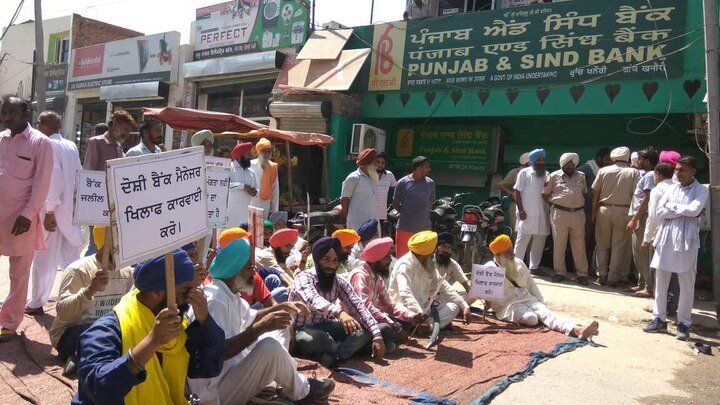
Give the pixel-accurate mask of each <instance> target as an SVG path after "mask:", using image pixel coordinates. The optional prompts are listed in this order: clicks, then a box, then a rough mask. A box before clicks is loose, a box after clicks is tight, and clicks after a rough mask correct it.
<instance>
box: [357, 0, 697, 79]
mask: <svg viewBox="0 0 720 405" xmlns="http://www.w3.org/2000/svg"><path fill="white" fill-rule="evenodd" d="M686 12H687V2H686V1H677V0H654V1H653V2H652V5H650V3H646V2H644V1H630V0H607V1H602V2H581V1H569V2H561V3H550V4H542V5H534V6H527V7H522V8H517V9H506V10H493V11H482V12H476V13H468V14H460V15H454V16H451V17H447V18H435V19H422V20H411V21H408V22H407V23H406V25H405V23H402V24H403V26H402V27H399V26H397V24H398V23H391V24H382V25H379V26H375V27H374V37H373V48H374V49H375V52H374V53H375V54H374V55H373V57H372V60H371V66H370V76H369V80H368V89H369V90H370V91H380V90H399V89H406V90H412V89H422V88H429V87H434V86H438V85H449V86H457V87H482V86H488V87H491V86H499V85H505V84H508V83H523V82H529V81H538V82H580V81H586V80H594V79H600V78H603V77H605V76H608V75H611V77H612V78H613V79H614V80H618V79H628V78H634V77H638V76H642V77H664V76H665V75H666V74H667V75H669V76H670V77H676V76H679V75H681V74H682V52H681V51H682V49H683V47H685V46H686V45H687V44H688V43H690V42H692V41H694V40H698V38H702V35H703V33H702V26H701V25H700V23H698V26H697V27H687V26H686V21H685V17H686ZM399 52H401V53H399ZM398 66H402V71H403V73H402V78H401V80H400V82H399V83H398V82H397V81H396V80H395V79H396V78H397V67H398Z"/></svg>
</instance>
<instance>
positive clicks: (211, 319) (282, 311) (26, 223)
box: [0, 97, 707, 404]
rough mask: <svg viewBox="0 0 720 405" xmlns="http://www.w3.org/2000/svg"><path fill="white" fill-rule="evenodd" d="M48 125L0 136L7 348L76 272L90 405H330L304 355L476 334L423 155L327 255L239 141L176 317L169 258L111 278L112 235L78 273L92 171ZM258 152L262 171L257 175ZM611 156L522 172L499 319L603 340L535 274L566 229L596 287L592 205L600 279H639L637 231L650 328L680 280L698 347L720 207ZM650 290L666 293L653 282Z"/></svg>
mask: <svg viewBox="0 0 720 405" xmlns="http://www.w3.org/2000/svg"><path fill="white" fill-rule="evenodd" d="M30 114H31V113H30V108H29V105H28V103H27V102H26V101H24V100H22V99H20V98H17V97H5V98H4V99H3V100H2V104H1V105H0V116H1V118H2V121H3V125H4V126H5V128H7V129H6V130H5V131H4V132H2V133H0V165H1V167H2V170H0V192H2V194H3V195H4V198H3V199H1V200H0V223H1V224H4V225H5V226H3V227H2V228H0V254H1V255H6V256H9V257H10V293H9V295H8V297H7V299H6V300H5V302H4V304H3V306H2V309H0V326H1V327H2V329H1V330H0V342H7V341H11V340H13V339H17V337H18V335H17V334H16V330H17V328H18V326H19V325H20V322H21V321H22V319H23V313H24V312H25V313H27V314H31V315H37V314H41V313H42V311H43V309H42V307H43V305H44V304H45V303H46V302H47V301H48V298H49V294H50V290H51V288H52V284H53V282H54V279H55V275H56V273H57V271H58V270H62V274H61V283H60V290H59V295H58V300H57V305H56V311H57V314H56V317H55V319H54V321H53V325H52V327H51V330H50V340H51V342H52V345H53V347H54V348H55V349H56V350H57V352H58V356H59V358H60V359H61V360H62V361H64V362H65V369H64V373H65V374H66V375H71V374H77V375H78V381H79V390H78V393H77V394H76V395H75V397H74V398H73V403H74V404H115V403H117V404H122V403H124V404H140V403H174V404H186V403H188V401H191V402H192V403H202V404H219V403H246V402H249V401H254V402H256V403H290V402H291V401H297V400H301V399H308V400H324V399H327V398H328V397H329V396H330V395H331V393H332V391H333V389H334V387H335V383H334V381H332V380H331V379H323V378H321V379H317V378H308V377H306V376H305V375H303V374H302V373H299V372H298V370H297V363H296V362H295V360H294V359H293V356H296V357H301V358H307V359H310V360H314V361H317V362H318V363H320V364H322V365H324V366H326V367H329V368H332V367H334V366H336V365H337V363H338V362H341V361H344V360H347V359H350V358H352V357H355V356H371V357H372V358H375V359H380V358H384V357H385V356H386V355H388V354H391V353H394V352H396V350H397V348H398V346H401V345H403V344H406V343H407V342H408V340H409V339H410V337H411V336H418V337H428V336H430V335H431V334H432V333H434V331H435V330H437V329H438V327H440V328H452V323H453V320H455V319H458V320H460V321H462V322H464V323H469V322H471V320H472V313H471V306H470V305H471V304H473V299H472V298H471V297H469V296H468V292H469V291H470V289H471V285H470V282H469V280H468V279H467V277H466V276H465V274H464V271H463V269H462V268H461V266H460V265H459V264H458V263H457V262H456V261H455V260H454V259H453V258H452V255H453V246H454V244H455V243H454V242H455V241H454V239H453V236H452V235H451V234H447V233H443V234H439V235H438V234H437V233H435V232H433V231H432V230H431V229H430V228H431V224H430V219H429V209H430V206H431V204H432V202H433V201H434V199H435V186H434V183H433V181H432V179H430V178H429V177H428V175H429V173H430V162H429V160H428V159H427V158H425V157H422V156H420V157H417V158H415V159H414V160H413V162H412V168H411V169H412V171H411V173H410V174H409V175H407V176H405V177H403V178H401V179H400V180H398V181H395V177H394V176H393V174H392V173H390V172H388V171H386V170H385V168H384V163H385V157H384V155H382V154H379V153H378V152H377V151H375V150H374V149H367V150H364V151H362V152H361V153H360V155H359V157H358V159H357V162H356V163H357V166H358V169H357V171H355V172H353V173H351V174H350V175H349V176H348V178H347V179H346V180H345V182H344V183H343V187H342V188H343V191H342V203H341V204H342V214H343V217H344V218H346V219H347V225H348V226H347V227H346V228H345V229H340V230H338V231H336V232H334V233H333V234H332V235H331V236H327V237H323V238H321V239H319V240H318V241H316V242H315V243H313V244H312V245H310V244H309V243H308V242H307V241H305V240H303V239H302V238H301V237H300V235H299V233H298V231H297V230H296V229H292V228H288V227H287V220H288V216H287V213H286V212H282V211H279V210H278V206H277V165H276V164H274V163H273V162H272V160H271V153H272V145H271V144H270V142H269V141H268V140H265V139H261V140H260V141H259V142H258V143H257V144H255V145H252V144H249V145H248V144H247V143H240V144H238V145H237V146H235V148H234V149H233V150H232V151H231V152H230V154H231V158H232V159H233V164H232V173H231V186H230V187H231V194H230V201H233V203H232V205H231V207H229V212H230V214H229V215H230V216H231V217H232V218H234V219H233V221H232V222H231V223H230V224H229V226H228V228H227V229H225V230H224V231H222V232H221V233H220V235H219V237H218V238H217V244H216V246H214V249H211V250H210V251H209V252H207V253H205V252H199V251H198V247H199V246H200V245H203V244H202V243H191V244H188V245H186V246H183V247H182V249H177V250H175V251H173V252H172V256H173V263H174V267H173V268H172V271H173V272H174V279H175V294H174V295H175V302H168V292H167V291H166V288H167V287H166V278H165V277H166V272H165V267H166V266H165V256H160V257H157V258H153V259H149V260H146V261H144V262H142V263H138V264H136V265H135V266H133V267H125V268H116V266H115V265H114V263H113V262H112V255H110V258H111V260H110V261H109V264H108V265H103V264H102V257H103V256H104V253H107V249H110V246H107V244H106V240H105V235H106V230H105V229H104V228H103V227H100V226H96V227H94V228H93V229H92V230H91V231H90V233H91V237H90V238H89V239H90V242H89V246H88V249H87V256H85V257H83V258H80V257H79V256H80V251H81V249H83V248H84V246H83V245H84V243H83V241H82V238H81V237H80V229H78V228H76V227H73V226H72V197H71V196H72V195H73V191H74V187H75V184H74V182H75V173H76V171H77V170H78V169H79V168H80V158H79V156H78V153H77V149H76V148H75V147H74V145H72V143H71V142H67V141H64V140H63V139H62V136H61V135H60V134H59V132H60V128H61V125H60V117H59V116H57V114H55V113H52V112H43V113H41V114H40V115H39V119H38V122H37V123H36V124H37V125H36V127H37V129H35V128H33V126H32V125H31V124H30V122H29V120H30ZM159 126H160V124H159V123H156V122H154V121H147V122H143V123H142V124H141V125H140V128H139V129H140V132H141V140H140V143H139V144H138V145H137V146H135V147H133V148H131V149H130V150H129V151H128V152H127V153H126V154H124V153H123V151H122V148H121V143H122V142H123V140H124V139H125V138H126V137H127V136H128V135H129V133H130V132H131V131H134V130H135V129H137V128H138V125H137V123H136V122H135V121H134V119H133V118H132V116H130V115H129V114H128V113H127V112H124V111H117V112H115V113H114V114H113V115H112V117H111V119H110V121H109V122H108V124H107V127H100V128H98V130H99V131H103V130H104V132H102V133H100V134H98V135H97V136H95V137H93V138H90V139H89V140H88V143H87V151H86V155H85V161H84V164H83V165H82V167H83V168H85V169H90V170H105V167H106V161H107V160H110V159H115V158H120V157H123V156H138V155H143V154H147V153H157V152H159V151H161V150H162V149H161V148H160V141H161V140H162V139H161V136H159V132H158V130H159ZM191 142H192V145H193V146H203V147H205V151H206V154H208V155H211V154H213V143H214V139H213V135H212V133H211V132H210V131H199V132H198V133H196V134H195V135H193V137H192V141H191ZM252 149H254V150H255V152H256V154H257V156H258V157H257V159H253V160H251V157H252V154H251V152H252ZM609 155H610V159H611V160H612V161H613V162H614V163H613V164H610V165H606V164H605V163H606V162H605V160H604V159H605V156H604V155H602V156H601V155H600V154H599V156H598V159H596V160H595V161H594V164H592V163H590V164H588V165H587V166H589V168H590V173H591V174H592V176H593V177H594V180H592V181H591V184H590V185H588V183H587V182H588V181H589V180H588V177H590V176H589V175H588V176H586V175H585V174H584V173H583V172H582V170H583V168H582V167H581V168H580V169H576V167H577V165H578V163H579V162H578V160H579V159H578V157H577V155H575V154H564V155H563V156H562V157H561V159H560V166H561V170H559V171H557V172H554V173H552V174H548V173H546V171H545V152H544V151H543V150H535V151H532V152H530V153H528V155H527V159H528V163H529V166H528V167H526V168H523V169H521V170H519V171H518V172H517V174H516V176H517V179H516V180H515V182H514V184H513V189H512V191H513V194H514V201H515V204H516V205H517V221H518V223H517V230H518V232H517V236H516V239H515V243H513V240H512V239H511V238H510V237H509V236H507V235H500V236H498V237H497V238H495V239H494V240H493V241H492V243H490V244H489V249H490V251H491V252H492V253H493V259H492V260H491V261H489V262H488V263H486V265H488V266H498V267H502V268H504V269H505V274H506V282H505V287H504V288H505V291H504V296H503V299H500V300H497V301H489V302H486V308H488V307H489V308H491V309H492V310H493V311H494V313H495V315H496V317H497V318H498V319H500V320H503V321H507V322H512V323H517V324H521V325H525V326H535V325H540V324H541V325H544V326H546V327H548V328H550V329H552V330H556V331H559V332H562V333H565V334H567V335H568V336H574V337H578V338H580V339H588V338H589V337H591V336H592V335H593V334H595V333H596V332H597V330H598V323H597V322H592V323H590V324H588V325H586V326H578V325H576V324H575V323H574V322H572V321H570V320H568V319H566V318H564V317H562V316H560V315H558V314H556V313H554V312H553V311H552V310H550V309H549V308H548V306H547V303H546V300H545V298H544V296H543V294H542V293H541V292H540V290H539V288H538V286H537V285H536V284H535V281H534V279H533V277H532V275H531V273H532V271H533V270H537V269H538V268H539V261H540V257H539V252H538V249H539V248H538V246H539V245H541V244H542V245H544V243H545V238H546V236H547V235H548V234H549V232H550V230H549V228H550V229H551V230H552V232H553V237H554V239H555V241H556V254H555V259H556V261H557V260H558V259H561V258H562V259H564V251H565V249H566V246H564V245H561V243H558V241H563V240H564V241H567V240H568V239H570V243H571V246H572V251H573V257H574V260H575V262H576V269H577V271H578V275H579V277H587V272H588V266H587V257H586V256H585V249H586V246H585V238H584V236H585V229H586V227H585V225H584V221H585V216H584V212H583V209H584V207H583V205H584V204H585V202H586V201H587V200H586V198H587V194H589V191H590V190H592V198H591V207H592V209H591V211H590V213H591V221H592V222H593V223H596V224H597V226H596V232H595V233H596V235H595V236H596V239H597V250H598V253H597V257H598V259H597V260H598V270H599V274H600V277H599V280H598V281H599V282H608V283H610V282H612V283H616V284H617V283H619V282H620V281H623V280H624V279H623V277H626V276H627V272H628V271H629V270H627V269H626V267H622V266H629V258H628V254H627V252H628V251H629V250H630V249H629V247H628V246H629V245H630V243H631V242H630V238H631V235H634V234H636V233H637V235H638V237H639V238H640V239H641V240H640V241H639V248H640V249H648V248H650V246H652V247H653V248H654V253H652V254H650V253H648V255H647V257H648V259H649V258H650V257H652V260H646V261H647V262H648V266H649V267H650V268H649V269H648V270H647V272H646V273H645V275H644V280H645V281H644V282H645V285H643V286H642V287H644V288H652V287H654V292H655V298H656V299H655V306H654V309H653V312H654V315H655V316H654V320H653V321H652V322H651V323H650V324H649V325H647V326H646V327H645V331H647V332H659V331H663V330H666V329H667V323H666V317H667V313H668V310H667V308H666V303H667V301H666V300H667V296H668V294H667V291H668V285H669V283H670V282H671V279H672V277H671V276H672V275H673V274H677V281H678V285H679V288H680V304H679V308H678V310H677V311H678V320H679V326H678V338H683V337H684V338H687V335H688V333H689V332H688V328H689V326H690V311H691V309H692V295H693V286H694V279H695V266H696V262H697V251H698V247H699V231H698V216H699V215H700V214H701V212H702V209H703V207H704V203H705V199H706V198H707V189H706V188H705V187H704V186H702V185H700V184H699V183H698V182H697V180H695V177H694V176H695V172H696V169H697V167H696V166H697V165H696V162H695V160H694V159H693V158H692V157H683V158H680V156H679V154H677V153H675V152H663V153H660V154H659V156H658V154H657V153H656V152H655V151H654V150H652V149H651V148H646V149H644V150H642V151H641V152H640V154H639V156H640V158H639V162H641V163H640V164H641V165H642V167H643V168H645V170H648V172H647V173H650V174H647V173H640V172H639V171H638V169H634V168H631V167H629V162H628V161H629V156H630V153H629V150H628V149H627V148H618V149H616V150H613V151H611V152H610V154H609ZM658 161H659V162H660V164H658V165H657V166H656V167H654V171H649V170H651V169H653V168H652V167H651V166H655V164H656V163H657V162H658ZM601 166H602V168H600V167H601ZM596 169H599V170H596ZM641 178H642V179H650V180H645V181H641ZM383 179H385V180H384V181H385V183H383ZM381 184H382V185H381ZM392 187H394V188H395V191H394V195H393V199H392V206H393V207H394V208H395V209H397V210H398V212H399V221H398V224H397V230H396V233H395V235H394V236H395V238H394V239H393V238H391V237H387V236H385V237H383V232H382V226H381V220H382V217H383V216H382V213H383V212H385V206H386V201H385V200H386V199H387V194H388V192H389V188H392ZM626 192H629V195H627V196H626V195H625V193H626ZM233 193H235V195H234V196H233ZM238 193H247V195H242V194H238ZM69 196H70V197H69ZM636 199H637V201H635V200H636ZM256 204H257V205H258V206H260V207H263V208H265V209H266V212H267V214H268V216H267V218H268V219H267V220H266V221H265V224H264V235H263V236H264V238H263V239H264V244H263V245H262V246H254V243H253V241H254V239H255V238H253V235H251V234H250V233H249V232H248V230H249V228H248V225H247V224H245V223H238V222H239V221H243V220H244V218H247V214H246V210H247V205H256ZM631 205H632V207H631ZM633 207H634V208H633ZM243 212H245V215H244V216H243V215H242V213H243ZM550 212H552V214H550ZM550 215H552V216H550ZM621 219H623V220H625V223H624V224H623V223H622V221H621ZM638 227H644V229H643V231H641V232H638V231H637V228H638ZM565 243H566V242H565ZM209 245H210V244H206V246H209ZM528 248H529V256H530V261H529V263H530V266H529V268H528V266H527V265H526V264H525V262H524V256H525V253H526V252H527V251H528ZM602 249H605V250H607V251H603V252H600V250H602ZM558 250H561V251H562V254H560V253H559V252H558ZM540 253H541V250H540ZM601 260H602V261H601ZM638 260H642V259H636V262H637V261H638ZM563 263H564V260H563ZM650 269H655V275H654V276H653V275H652V273H651V270H650ZM556 270H557V274H556V275H555V277H554V280H555V281H562V279H563V278H564V277H565V274H566V269H565V268H564V267H556ZM638 270H639V271H643V270H641V269H638ZM31 274H32V278H33V291H32V294H31V296H30V297H31V299H30V301H29V302H28V301H27V300H26V298H27V296H28V291H27V290H28V281H29V278H30V275H31ZM650 280H656V283H655V285H654V286H653V285H652V284H650ZM579 281H581V280H579ZM581 282H582V281H581ZM455 283H457V284H458V285H457V288H455V287H454V286H453V284H455ZM682 334H684V335H682Z"/></svg>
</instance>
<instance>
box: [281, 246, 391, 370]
mask: <svg viewBox="0 0 720 405" xmlns="http://www.w3.org/2000/svg"><path fill="white" fill-rule="evenodd" d="M340 253H341V246H340V240H339V239H337V238H330V237H324V238H320V239H318V241H317V242H315V245H314V246H313V251H312V256H313V260H314V261H315V263H316V266H315V267H314V268H311V269H309V270H306V271H303V272H301V273H299V274H298V276H297V277H296V278H295V283H294V284H293V288H292V291H291V292H290V300H291V301H302V302H304V303H305V304H306V305H307V306H309V307H310V310H311V311H312V315H311V316H308V317H306V316H303V315H299V316H298V317H297V319H296V321H295V330H296V331H297V332H296V338H297V352H298V354H299V355H301V356H304V357H309V358H312V359H314V360H317V361H318V362H319V363H321V364H322V365H324V366H325V367H327V368H333V367H334V366H335V363H336V362H337V361H339V360H347V359H349V358H351V357H352V356H353V355H355V353H357V352H358V351H359V350H360V349H362V348H363V347H365V346H366V345H367V344H368V343H369V342H370V340H371V339H372V355H373V357H375V358H381V357H383V356H384V355H385V344H384V343H383V338H382V334H381V333H380V328H379V327H378V324H377V321H375V318H373V316H372V314H371V313H370V311H368V309H367V308H366V307H365V305H364V304H363V302H362V301H361V300H360V298H358V296H357V295H355V292H354V291H353V289H352V286H351V285H350V283H348V282H347V280H345V279H343V278H341V277H337V267H338V256H339V255H340ZM348 311H349V312H348ZM358 321H359V322H358ZM361 325H362V326H361Z"/></svg>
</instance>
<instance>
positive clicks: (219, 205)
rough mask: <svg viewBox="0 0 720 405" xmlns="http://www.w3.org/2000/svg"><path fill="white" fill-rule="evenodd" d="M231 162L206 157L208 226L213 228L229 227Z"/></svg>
mask: <svg viewBox="0 0 720 405" xmlns="http://www.w3.org/2000/svg"><path fill="white" fill-rule="evenodd" d="M230 162H231V161H230V159H222V158H216V157H205V164H206V168H207V205H208V213H207V215H208V225H209V226H210V227H211V228H224V227H225V226H226V225H227V206H228V193H229V192H230V171H231V168H230Z"/></svg>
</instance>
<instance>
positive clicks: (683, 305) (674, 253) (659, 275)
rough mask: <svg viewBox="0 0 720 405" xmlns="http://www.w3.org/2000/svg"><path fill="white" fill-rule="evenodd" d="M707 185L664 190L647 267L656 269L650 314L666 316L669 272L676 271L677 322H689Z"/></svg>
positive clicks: (661, 318)
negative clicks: (653, 300)
mask: <svg viewBox="0 0 720 405" xmlns="http://www.w3.org/2000/svg"><path fill="white" fill-rule="evenodd" d="M708 193H709V191H708V189H707V187H705V186H704V185H702V184H700V183H698V182H697V180H695V181H693V183H692V184H690V185H689V186H687V187H683V186H682V185H681V184H680V183H675V184H672V185H670V186H669V187H668V189H667V191H666V192H665V194H663V196H662V198H661V199H660V202H659V203H658V208H657V212H656V215H657V217H658V218H659V219H660V220H662V223H660V226H659V228H658V230H657V235H656V236H655V241H654V246H655V254H654V255H653V259H652V262H651V263H650V267H652V268H654V269H656V271H655V304H654V307H653V316H654V317H656V318H660V320H662V321H665V320H666V318H667V291H668V285H669V284H670V277H671V275H672V273H677V275H678V283H679V284H680V302H679V304H678V312H677V319H678V322H680V323H683V324H685V326H690V325H691V324H692V307H693V299H694V296H695V276H696V274H697V256H698V250H699V249H700V220H699V218H698V215H700V213H701V212H702V210H703V208H705V202H706V201H707V198H708Z"/></svg>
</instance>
